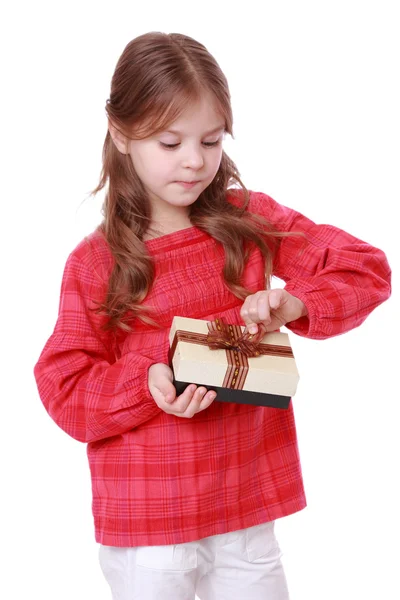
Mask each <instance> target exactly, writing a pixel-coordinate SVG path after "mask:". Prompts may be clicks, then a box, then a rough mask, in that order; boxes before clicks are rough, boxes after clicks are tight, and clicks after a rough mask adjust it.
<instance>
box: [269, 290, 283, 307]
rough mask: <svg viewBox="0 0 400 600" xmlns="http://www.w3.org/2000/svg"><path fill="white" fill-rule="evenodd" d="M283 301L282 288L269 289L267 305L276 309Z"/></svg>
mask: <svg viewBox="0 0 400 600" xmlns="http://www.w3.org/2000/svg"><path fill="white" fill-rule="evenodd" d="M283 303H284V290H278V289H277V290H271V292H270V294H269V305H270V307H271V308H272V309H273V310H276V309H277V308H279V307H280V306H281V305H282V304H283Z"/></svg>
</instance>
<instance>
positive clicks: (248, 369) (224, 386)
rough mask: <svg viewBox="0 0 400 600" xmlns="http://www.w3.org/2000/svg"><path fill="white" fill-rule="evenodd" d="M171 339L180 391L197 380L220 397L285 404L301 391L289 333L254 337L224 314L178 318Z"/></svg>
mask: <svg viewBox="0 0 400 600" xmlns="http://www.w3.org/2000/svg"><path fill="white" fill-rule="evenodd" d="M260 338H261V339H260ZM169 342H170V353H169V358H170V366H171V368H172V370H173V372H174V385H175V388H176V390H177V394H181V393H182V392H183V391H184V389H185V388H186V387H187V386H188V385H189V384H191V383H194V384H196V385H198V386H200V385H201V386H204V387H206V388H207V389H208V390H215V391H216V392H217V397H216V400H218V401H220V402H235V403H239V404H254V405H257V406H272V407H275V408H283V409H286V408H288V406H289V402H290V399H291V397H292V396H294V394H295V393H296V388H297V384H298V381H299V374H298V371H297V367H296V363H295V359H294V356H293V352H292V348H291V346H290V341H289V336H288V334H287V333H281V332H273V333H266V334H264V335H263V331H262V330H261V331H260V334H259V335H258V336H251V335H250V334H248V333H245V328H244V327H241V326H239V325H231V324H227V323H225V321H224V320H223V319H215V321H202V320H199V319H188V318H185V317H174V319H173V322H172V326H171V330H170V337H169Z"/></svg>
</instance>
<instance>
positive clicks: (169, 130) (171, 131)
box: [165, 123, 225, 136]
mask: <svg viewBox="0 0 400 600" xmlns="http://www.w3.org/2000/svg"><path fill="white" fill-rule="evenodd" d="M224 129H225V123H223V124H222V125H219V127H215V128H214V129H212V130H211V131H207V132H206V133H204V134H203V135H204V136H207V135H211V134H212V133H217V131H221V130H224ZM165 133H175V134H176V135H180V134H181V133H182V132H181V131H178V130H177V129H166V130H165Z"/></svg>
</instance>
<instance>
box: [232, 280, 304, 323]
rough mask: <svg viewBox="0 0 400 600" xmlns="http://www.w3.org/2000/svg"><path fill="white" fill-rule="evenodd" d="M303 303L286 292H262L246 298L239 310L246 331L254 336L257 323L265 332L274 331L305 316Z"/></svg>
mask: <svg viewBox="0 0 400 600" xmlns="http://www.w3.org/2000/svg"><path fill="white" fill-rule="evenodd" d="M307 314H308V311H307V308H306V307H305V304H304V302H302V301H301V300H300V299H299V298H296V297H295V296H292V294H289V292H287V291H286V290H282V289H275V290H263V291H262V292H256V293H255V294H251V295H250V296H247V298H246V300H245V301H244V303H243V306H242V308H241V310H240V316H241V317H242V319H243V321H244V323H245V325H246V329H247V331H248V332H249V333H251V334H255V333H257V331H258V327H257V323H262V324H263V325H264V326H265V328H266V330H267V332H268V331H276V330H277V329H279V328H280V327H282V326H283V325H285V324H286V323H289V322H290V321H295V320H296V319H299V318H300V317H305V316H307Z"/></svg>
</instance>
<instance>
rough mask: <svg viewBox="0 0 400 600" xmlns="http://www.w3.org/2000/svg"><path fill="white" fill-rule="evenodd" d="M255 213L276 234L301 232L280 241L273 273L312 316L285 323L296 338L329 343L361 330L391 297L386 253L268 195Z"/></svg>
mask: <svg viewBox="0 0 400 600" xmlns="http://www.w3.org/2000/svg"><path fill="white" fill-rule="evenodd" d="M253 202H254V208H255V212H258V213H259V214H261V215H262V216H264V217H265V218H266V219H267V220H268V221H269V222H270V223H272V224H273V225H274V226H275V227H276V228H277V229H278V230H280V231H285V232H299V233H300V235H290V236H287V237H284V238H282V239H281V241H280V244H279V249H278V252H277V255H276V257H275V265H274V275H276V276H277V277H279V278H280V279H282V280H283V281H284V282H285V284H286V285H285V289H286V290H287V291H288V292H289V293H290V294H292V295H293V296H296V297H297V298H300V300H302V301H303V302H304V304H305V305H306V307H307V310H308V317H303V318H301V319H298V320H297V321H293V322H291V323H287V324H286V327H287V328H288V329H290V330H292V331H294V332H295V333H297V334H298V335H302V336H306V337H310V338H314V339H325V338H328V337H332V336H335V335H339V334H342V333H345V332H346V331H349V330H351V329H353V328H355V327H358V326H359V325H360V324H361V323H362V322H363V321H364V320H365V319H366V318H367V316H368V315H369V314H370V313H371V312H372V311H373V310H374V308H376V307H377V306H378V305H379V304H381V303H382V302H384V301H385V300H386V299H387V298H388V297H389V296H390V293H391V285H390V282H391V270H390V267H389V264H388V261H387V259H386V256H385V254H384V253H383V252H382V251H381V250H379V249H378V248H375V247H373V246H371V245H370V244H367V243H366V242H363V241H361V240H359V239H357V238H356V237H354V236H352V235H350V234H349V233H346V232H345V231H342V230H341V229H339V228H337V227H334V226H332V225H317V224H316V223H314V222H313V221H311V220H310V219H308V218H307V217H305V216H303V215H302V214H300V213H298V212H296V211H294V210H292V209H289V208H287V207H285V206H282V205H280V204H278V203H277V202H275V201H274V200H272V198H270V197H268V196H266V195H264V194H255V197H254V199H253Z"/></svg>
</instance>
